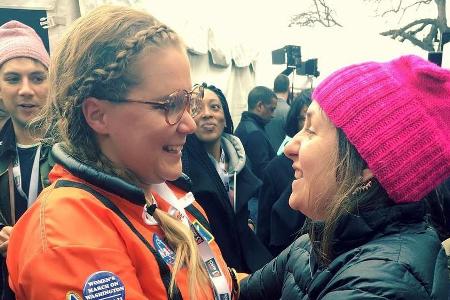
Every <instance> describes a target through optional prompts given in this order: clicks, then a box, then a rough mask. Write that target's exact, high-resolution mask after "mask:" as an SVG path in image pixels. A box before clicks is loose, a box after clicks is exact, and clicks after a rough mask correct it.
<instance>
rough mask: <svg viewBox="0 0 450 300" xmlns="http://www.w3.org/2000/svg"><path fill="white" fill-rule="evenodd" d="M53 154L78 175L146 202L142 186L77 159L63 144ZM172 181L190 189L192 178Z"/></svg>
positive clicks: (125, 196)
mask: <svg viewBox="0 0 450 300" xmlns="http://www.w3.org/2000/svg"><path fill="white" fill-rule="evenodd" d="M52 154H53V157H54V160H55V162H56V163H58V164H60V165H61V166H63V167H64V168H65V169H66V170H68V171H69V172H70V173H72V174H73V175H75V176H76V177H78V178H81V179H83V180H85V181H87V182H88V183H90V184H92V185H94V186H96V187H98V188H101V189H103V190H105V191H107V192H110V193H113V194H116V195H118V196H120V197H122V198H124V199H126V200H128V201H130V202H132V203H134V204H137V205H144V204H145V203H146V202H145V194H144V191H143V190H142V189H141V188H139V187H137V186H135V185H133V184H131V183H128V182H126V181H125V180H123V179H121V178H119V177H117V176H113V175H110V174H107V173H104V172H102V171H100V170H98V169H95V168H93V167H91V166H88V165H86V164H84V163H82V162H80V161H78V160H76V159H75V158H74V157H72V156H70V155H69V154H68V153H67V152H66V151H65V150H64V148H63V146H62V145H61V144H55V145H54V146H53V148H52ZM171 183H173V184H174V185H175V186H177V187H180V188H181V189H183V190H189V187H190V179H189V177H187V176H186V175H184V174H182V176H181V177H180V178H178V179H177V180H176V181H173V182H171Z"/></svg>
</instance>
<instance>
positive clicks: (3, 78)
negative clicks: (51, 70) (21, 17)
mask: <svg viewBox="0 0 450 300" xmlns="http://www.w3.org/2000/svg"><path fill="white" fill-rule="evenodd" d="M49 60H50V58H49V55H48V53H47V50H46V49H45V47H44V44H43V42H42V40H41V39H40V37H39V36H38V35H37V33H36V32H35V31H34V30H33V28H31V27H29V26H27V25H25V24H22V23H20V22H18V21H10V22H7V23H5V24H3V25H2V26H0V99H1V106H0V108H1V109H2V110H3V111H4V113H5V114H6V116H8V115H9V119H8V120H7V121H6V122H5V124H4V126H3V127H2V128H1V131H0V255H1V258H0V263H1V268H0V300H3V299H10V298H11V296H8V291H9V290H8V288H7V286H8V285H7V280H8V276H7V270H6V264H5V260H4V258H5V257H6V256H7V250H8V245H9V238H10V234H11V231H12V229H13V226H14V225H15V223H16V221H17V220H18V219H19V218H20V217H21V216H22V214H23V213H24V212H25V211H26V210H27V209H28V207H30V206H31V204H32V203H33V202H34V200H35V199H36V198H37V195H38V194H39V193H40V191H41V190H42V189H43V188H44V187H45V186H46V185H48V180H47V175H48V172H49V169H50V163H49V159H48V153H49V150H50V147H48V146H45V145H41V143H40V142H39V139H38V136H39V135H40V134H39V132H37V131H36V132H35V133H32V129H31V128H30V127H29V123H30V121H31V120H32V119H33V118H34V117H36V116H37V114H38V113H39V112H40V111H41V109H42V107H43V106H44V104H45V103H46V102H47V92H48V82H47V75H48V64H49Z"/></svg>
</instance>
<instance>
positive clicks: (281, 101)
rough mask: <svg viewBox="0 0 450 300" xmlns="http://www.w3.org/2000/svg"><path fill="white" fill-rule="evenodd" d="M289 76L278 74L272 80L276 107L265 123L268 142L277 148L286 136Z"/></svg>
mask: <svg viewBox="0 0 450 300" xmlns="http://www.w3.org/2000/svg"><path fill="white" fill-rule="evenodd" d="M289 87H290V85H289V77H287V76H286V75H284V74H279V75H278V76H277V77H276V78H275V80H274V82H273V92H274V93H275V95H276V96H277V108H276V109H275V111H274V113H273V118H272V120H270V122H269V123H268V124H267V125H266V128H265V130H266V133H267V136H268V137H269V141H270V144H271V145H272V148H273V149H274V150H277V149H278V148H279V147H280V145H281V142H283V139H284V137H285V136H286V131H285V126H286V118H287V114H288V112H289V104H288V98H289Z"/></svg>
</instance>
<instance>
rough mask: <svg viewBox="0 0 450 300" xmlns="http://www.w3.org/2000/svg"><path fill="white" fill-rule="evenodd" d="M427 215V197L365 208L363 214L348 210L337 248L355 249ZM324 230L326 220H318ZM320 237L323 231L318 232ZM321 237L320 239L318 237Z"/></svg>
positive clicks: (337, 232) (338, 250)
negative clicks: (373, 208) (415, 200)
mask: <svg viewBox="0 0 450 300" xmlns="http://www.w3.org/2000/svg"><path fill="white" fill-rule="evenodd" d="M424 217H425V203H424V201H419V202H413V203H405V204H396V205H393V206H389V207H383V208H380V209H376V210H372V211H368V212H363V213H361V214H359V215H355V214H346V215H344V216H343V217H342V218H341V219H340V220H339V221H338V224H337V226H336V229H335V230H334V237H333V248H334V251H335V254H336V256H338V255H340V254H342V253H344V252H347V251H349V250H351V249H354V248H356V247H358V246H360V245H362V244H365V243H366V242H368V241H370V240H371V239H373V238H374V236H375V235H377V234H380V233H389V232H396V231H398V230H399V227H398V224H412V223H419V222H421V221H423V220H424ZM314 223H315V225H318V226H316V227H317V228H318V231H320V228H323V224H322V222H317V224H316V222H314ZM317 236H318V237H319V238H320V235H319V234H318V235H317ZM316 241H317V239H316Z"/></svg>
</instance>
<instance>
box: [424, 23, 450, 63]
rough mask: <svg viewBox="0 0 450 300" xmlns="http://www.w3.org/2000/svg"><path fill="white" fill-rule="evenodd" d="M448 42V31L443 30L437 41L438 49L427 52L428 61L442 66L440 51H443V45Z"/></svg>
mask: <svg viewBox="0 0 450 300" xmlns="http://www.w3.org/2000/svg"><path fill="white" fill-rule="evenodd" d="M448 42H450V31H444V32H443V33H442V34H441V39H440V41H439V46H438V51H434V52H428V61H430V62H432V63H435V64H436V65H438V66H440V67H441V66H442V52H444V45H445V44H447V43H448Z"/></svg>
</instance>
